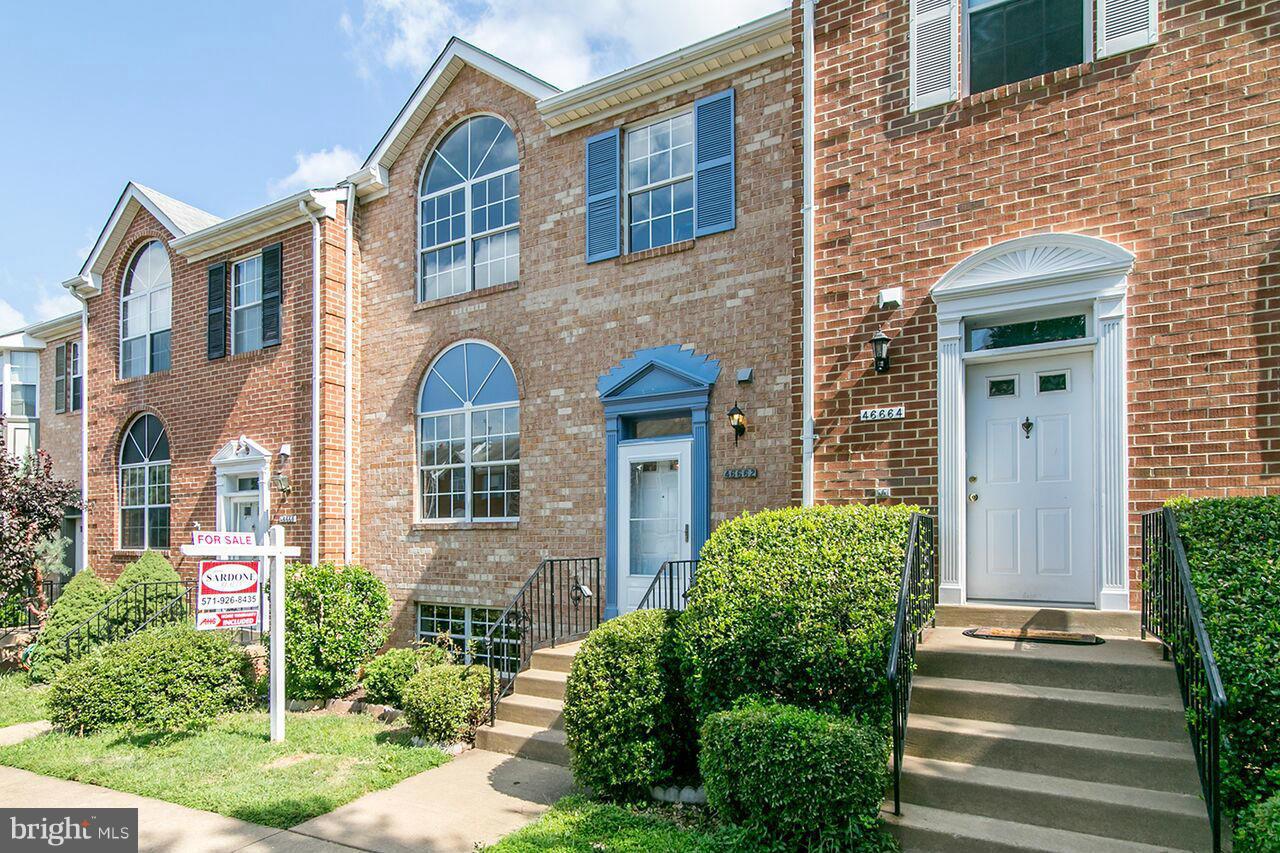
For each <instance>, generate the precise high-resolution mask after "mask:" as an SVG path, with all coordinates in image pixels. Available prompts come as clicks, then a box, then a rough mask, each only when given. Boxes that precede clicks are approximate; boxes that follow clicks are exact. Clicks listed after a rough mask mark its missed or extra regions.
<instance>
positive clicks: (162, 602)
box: [62, 581, 193, 663]
mask: <svg viewBox="0 0 1280 853" xmlns="http://www.w3.org/2000/svg"><path fill="white" fill-rule="evenodd" d="M192 589H193V586H192V585H191V584H188V583H185V582H183V581H148V582H145V583H135V584H131V585H130V586H129V588H128V589H126V590H124V592H122V593H120V594H119V595H117V596H116V597H115V598H113V599H111V600H110V601H108V602H107V603H106V604H104V605H102V607H100V608H99V609H98V611H97V612H96V613H94V614H93V615H92V616H90V617H89V618H88V619H86V620H85V621H84V622H81V623H80V624H79V625H77V626H76V627H75V628H74V629H72V630H71V632H70V633H68V634H67V635H66V637H64V638H63V640H62V643H63V652H64V654H65V655H66V658H65V659H66V661H67V662H68V663H70V662H71V661H73V660H75V659H76V658H78V657H80V656H81V655H82V654H84V653H85V652H86V651H87V650H89V649H91V648H93V647H94V646H99V645H102V644H103V643H110V642H114V641H116V640H123V639H125V638H126V637H129V636H132V635H133V634H135V633H137V632H138V631H139V630H140V629H141V627H142V626H143V625H153V624H159V623H157V622H156V617H157V616H158V615H159V614H160V613H162V612H164V613H168V614H169V615H170V617H171V618H170V619H169V621H174V622H176V621H181V619H183V618H185V617H186V615H187V614H188V613H189V612H190V610H189V608H184V609H182V610H181V612H179V611H178V610H177V609H176V608H175V607H174V605H173V602H174V600H175V599H178V600H182V601H185V600H186V599H187V597H188V596H190V595H191V592H192Z"/></svg>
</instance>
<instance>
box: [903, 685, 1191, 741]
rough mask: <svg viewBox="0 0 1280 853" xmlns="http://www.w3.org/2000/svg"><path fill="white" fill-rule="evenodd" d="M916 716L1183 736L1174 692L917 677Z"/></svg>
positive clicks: (1107, 732) (913, 695) (913, 693)
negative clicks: (1128, 691)
mask: <svg viewBox="0 0 1280 853" xmlns="http://www.w3.org/2000/svg"><path fill="white" fill-rule="evenodd" d="M916 714H928V715H930V716H935V717H959V718H961V719H972V720H985V721H987V722H992V723H1007V724H1010V725H1022V726H1036V727H1037V728H1045V729H1062V730H1067V731H1078V732H1089V733H1092V734H1100V735H1113V736H1115V737H1127V738H1142V739H1146V740H1165V741H1178V742H1181V741H1185V740H1186V738H1187V733H1186V727H1185V715H1184V712H1183V709H1182V701H1181V699H1180V698H1179V697H1178V694H1176V693H1171V694H1167V695H1152V696H1140V695H1135V694H1120V693H1106V692H1101V691H1096V690H1071V689H1065V688H1060V687H1042V686H1039V685H1033V684H1005V683H1001V682H997V681H974V680H970V679H965V678H939V677H935V676H929V675H917V676H916V677H915V678H914V679H912V686H911V716H912V717H914V716H915V715H916ZM909 727H910V722H908V728H909Z"/></svg>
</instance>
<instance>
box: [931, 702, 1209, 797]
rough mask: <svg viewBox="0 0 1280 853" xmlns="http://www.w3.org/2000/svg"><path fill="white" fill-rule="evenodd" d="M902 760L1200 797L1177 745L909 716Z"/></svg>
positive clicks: (1182, 746) (1183, 746) (1187, 753)
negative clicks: (931, 760)
mask: <svg viewBox="0 0 1280 853" xmlns="http://www.w3.org/2000/svg"><path fill="white" fill-rule="evenodd" d="M906 750H907V754H908V755H916V756H922V757H926V758H935V759H940V760H942V761H950V762H958V763H962V764H981V765H983V766H985V767H994V768H998V769H1003V770H1016V771H1020V772H1023V773H1039V774H1046V775H1050V776H1060V777H1063V778H1067V779H1078V780H1080V781H1084V782H1106V783H1109V784H1114V785H1132V786H1135V787H1140V788H1151V789H1154V790H1159V791H1168V792H1171V793H1176V794H1189V795H1191V796H1198V795H1199V794H1200V781H1199V777H1198V776H1197V775H1196V763H1195V757H1194V755H1193V754H1192V752H1191V750H1190V748H1189V747H1188V745H1187V742H1186V739H1185V738H1183V740H1182V741H1180V742H1174V741H1159V740H1146V739H1141V738H1128V737H1115V736H1111V735H1100V734H1093V733H1089V732H1079V731H1069V730H1062V729H1047V728H1039V727H1034V726H1022V725H1012V724H1008V723H997V722H991V721H988V720H972V719H964V718H960V717H935V716H930V715H928V714H921V713H913V714H912V715H911V717H910V723H909V726H908V729H907V746H906Z"/></svg>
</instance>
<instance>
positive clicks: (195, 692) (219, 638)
mask: <svg viewBox="0 0 1280 853" xmlns="http://www.w3.org/2000/svg"><path fill="white" fill-rule="evenodd" d="M252 698H253V667H252V664H251V663H250V661H249V657H248V655H246V654H245V652H244V650H243V649H241V648H240V647H239V646H236V645H235V644H233V643H232V642H231V641H230V639H229V638H228V637H227V636H225V635H224V634H220V633H216V632H207V631H196V630H195V629H194V628H192V627H191V626H189V625H169V626H165V627H161V628H148V629H145V630H143V631H140V632H139V633H137V634H135V635H134V636H132V637H130V638H129V639H127V640H121V641H119V642H116V643H107V644H105V645H103V646H100V647H98V648H97V649H95V650H94V651H93V652H92V653H90V654H88V655H85V656H84V657H82V658H80V659H78V660H76V661H74V662H72V663H70V664H67V665H66V666H64V667H63V668H62V671H61V672H59V673H58V675H57V677H56V678H54V680H53V684H52V685H50V687H49V696H48V702H49V719H50V721H51V722H52V723H53V724H54V725H55V726H58V727H59V728H62V729H66V730H68V731H72V732H76V733H79V734H84V733H87V732H93V731H97V730H99V729H102V728H105V727H107V726H117V725H118V726H125V727H128V728H131V729H137V730H143V731H177V730H181V729H187V728H198V727H201V726H203V725H204V724H206V723H208V722H209V721H211V720H212V719H213V718H215V717H217V716H218V715H219V714H221V713H224V712H226V711H233V710H240V709H243V708H245V707H247V706H248V705H249V703H250V702H251V701H252Z"/></svg>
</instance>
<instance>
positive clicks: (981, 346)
mask: <svg viewBox="0 0 1280 853" xmlns="http://www.w3.org/2000/svg"><path fill="white" fill-rule="evenodd" d="M1088 326H1089V324H1088V318H1087V317H1086V316H1085V315H1084V314H1072V315H1070V316H1067V317H1046V318H1044V319H1040V320H1023V321H1017V322H1010V323H993V322H989V321H981V320H980V321H977V322H972V323H967V324H966V325H965V349H966V350H968V351H969V352H978V351H980V350H992V349H1004V348H1006V347H1024V346H1030V345H1031V344H1047V343H1052V342H1054V341H1073V340H1078V339H1080V338H1083V337H1085V336H1086V335H1087V334H1088Z"/></svg>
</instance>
